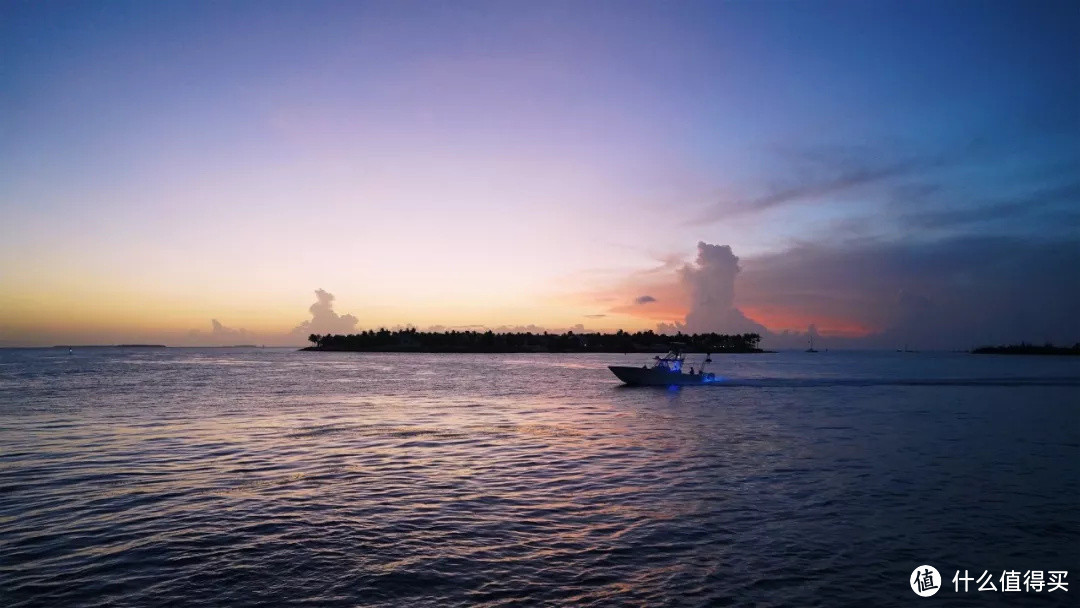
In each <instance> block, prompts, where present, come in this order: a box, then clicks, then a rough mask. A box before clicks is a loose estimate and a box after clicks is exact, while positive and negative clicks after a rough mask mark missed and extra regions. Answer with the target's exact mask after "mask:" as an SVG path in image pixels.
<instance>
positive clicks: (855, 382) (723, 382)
mask: <svg viewBox="0 0 1080 608" xmlns="http://www.w3.org/2000/svg"><path fill="white" fill-rule="evenodd" d="M709 385H710V386H727V387H753V388H819V387H836V386H854V387H865V386H1075V387H1078V388H1080V378H1076V377H1035V378H1020V377H1017V378H1012V377H1005V378H727V377H721V376H717V377H716V380H715V381H714V382H710V383H709Z"/></svg>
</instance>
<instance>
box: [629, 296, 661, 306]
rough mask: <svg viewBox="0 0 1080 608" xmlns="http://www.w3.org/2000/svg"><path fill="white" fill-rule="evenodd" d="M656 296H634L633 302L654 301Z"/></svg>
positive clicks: (646, 302) (644, 302)
mask: <svg viewBox="0 0 1080 608" xmlns="http://www.w3.org/2000/svg"><path fill="white" fill-rule="evenodd" d="M655 301H656V298H654V297H652V296H638V297H636V298H634V304H648V303H649V302H655Z"/></svg>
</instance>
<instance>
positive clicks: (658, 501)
mask: <svg viewBox="0 0 1080 608" xmlns="http://www.w3.org/2000/svg"><path fill="white" fill-rule="evenodd" d="M647 358H648V357H647V356H642V355H626V356H624V355H516V354H508V355H417V354H361V353H305V352H295V351H291V350H284V349H173V348H170V349H113V348H103V349H76V350H75V351H74V353H73V354H71V355H69V354H68V352H67V350H66V349H40V350H2V351H0V606H6V607H18V606H155V607H156V606H185V605H228V606H246V605H310V606H410V607H414V608H419V607H425V606H439V607H445V606H487V607H495V606H520V605H567V606H609V605H629V606H635V605H637V606H723V605H757V606H818V605H820V606H907V605H911V604H912V602H922V603H925V604H926V605H930V604H931V603H934V602H936V603H938V604H939V605H950V606H951V605H970V606H986V605H999V604H1000V605H1017V604H1020V605H1024V604H1033V605H1035V604H1037V605H1040V606H1046V605H1076V598H1077V596H1078V594H1080V588H1076V587H1074V585H1076V584H1077V583H1076V579H1080V574H1078V573H1077V568H1078V566H1080V514H1078V513H1080V511H1078V506H1080V360H1077V359H1075V358H1074V359H1069V358H1056V357H1001V356H975V355H966V354H934V353H838V352H822V353H818V354H808V353H801V352H799V353H776V354H765V355H730V356H719V355H718V356H714V359H715V363H714V364H713V366H712V370H713V371H715V372H717V373H718V375H720V376H722V377H723V378H724V381H723V382H721V383H718V384H717V385H712V386H702V387H684V388H681V389H666V388H655V389H654V388H624V387H620V386H619V385H618V383H617V381H616V379H615V378H614V376H612V375H611V374H610V372H609V371H608V370H607V369H606V366H607V365H610V364H634V365H636V364H640V363H643V362H644V361H645V360H646V359H647ZM691 358H692V359H696V358H695V357H691ZM922 564H929V565H932V566H934V567H936V568H937V569H938V570H939V571H940V572H941V574H942V576H943V578H944V579H945V582H944V585H943V587H944V588H943V589H942V590H941V591H940V592H939V593H938V595H937V596H935V597H933V598H929V599H921V598H918V597H917V596H916V595H915V594H914V593H913V592H912V590H911V588H910V587H909V578H910V577H911V573H912V570H913V569H914V568H915V567H916V566H919V565H922ZM965 569H966V570H968V571H969V572H970V573H971V574H970V575H971V576H972V577H978V576H979V575H980V574H982V572H983V571H984V570H985V571H988V572H989V573H991V574H992V575H993V576H994V580H995V582H996V581H997V579H998V576H999V575H1000V574H1001V573H1002V572H1003V571H1006V570H1015V571H1019V572H1021V573H1023V572H1025V571H1027V570H1043V571H1051V570H1064V571H1068V572H1069V575H1068V577H1067V578H1066V579H1065V580H1066V581H1067V582H1071V583H1072V585H1070V587H1069V591H1067V592H1062V591H1057V592H1054V593H1046V592H1045V591H1043V592H1041V593H1036V592H1033V591H1029V592H1019V593H1016V592H1012V593H1002V592H997V593H994V592H985V591H984V592H977V591H976V590H975V585H974V584H973V585H972V587H971V590H970V591H969V592H968V593H963V592H962V589H961V592H960V593H957V592H955V591H954V590H953V584H952V582H951V579H952V576H953V574H954V572H956V571H957V570H960V571H963V570H965ZM998 586H999V588H1000V583H998Z"/></svg>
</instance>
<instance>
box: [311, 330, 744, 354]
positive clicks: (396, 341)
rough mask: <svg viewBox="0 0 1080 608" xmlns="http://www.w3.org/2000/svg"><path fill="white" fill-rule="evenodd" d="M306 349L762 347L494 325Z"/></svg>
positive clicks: (339, 338) (332, 340)
mask: <svg viewBox="0 0 1080 608" xmlns="http://www.w3.org/2000/svg"><path fill="white" fill-rule="evenodd" d="M308 341H310V342H311V343H312V346H309V347H307V348H305V349H304V350H324V351H367V352H428V353H528V352H537V353H547V352H551V353H654V352H663V351H667V350H669V349H670V348H671V347H672V346H678V347H679V349H680V350H682V351H683V352H689V353H707V352H708V353H760V352H765V351H763V350H761V349H760V348H759V347H758V344H759V343H760V342H761V336H760V335H758V334H755V333H746V334H717V333H707V334H683V333H678V334H675V335H667V334H657V333H655V332H653V331H651V330H649V331H639V332H635V333H629V332H625V331H623V330H621V329H620V330H619V331H617V332H615V333H613V334H602V333H574V332H572V331H568V332H565V333H561V334H555V333H548V332H544V333H531V332H524V333H521V332H511V333H495V332H493V331H490V330H489V331H485V332H479V331H453V330H452V331H445V332H428V331H417V330H416V329H415V328H408V329H400V330H394V331H391V330H389V329H385V328H384V329H379V330H367V331H362V332H360V333H357V334H348V335H340V334H338V335H332V334H326V335H319V334H311V335H310V336H308Z"/></svg>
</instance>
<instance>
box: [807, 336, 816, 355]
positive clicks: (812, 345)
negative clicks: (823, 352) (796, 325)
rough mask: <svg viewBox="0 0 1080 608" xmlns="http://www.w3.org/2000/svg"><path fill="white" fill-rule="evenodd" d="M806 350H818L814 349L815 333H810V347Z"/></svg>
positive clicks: (814, 351)
mask: <svg viewBox="0 0 1080 608" xmlns="http://www.w3.org/2000/svg"><path fill="white" fill-rule="evenodd" d="M806 352H808V353H816V352H817V351H816V350H814V335H813V334H810V348H808V349H806Z"/></svg>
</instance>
